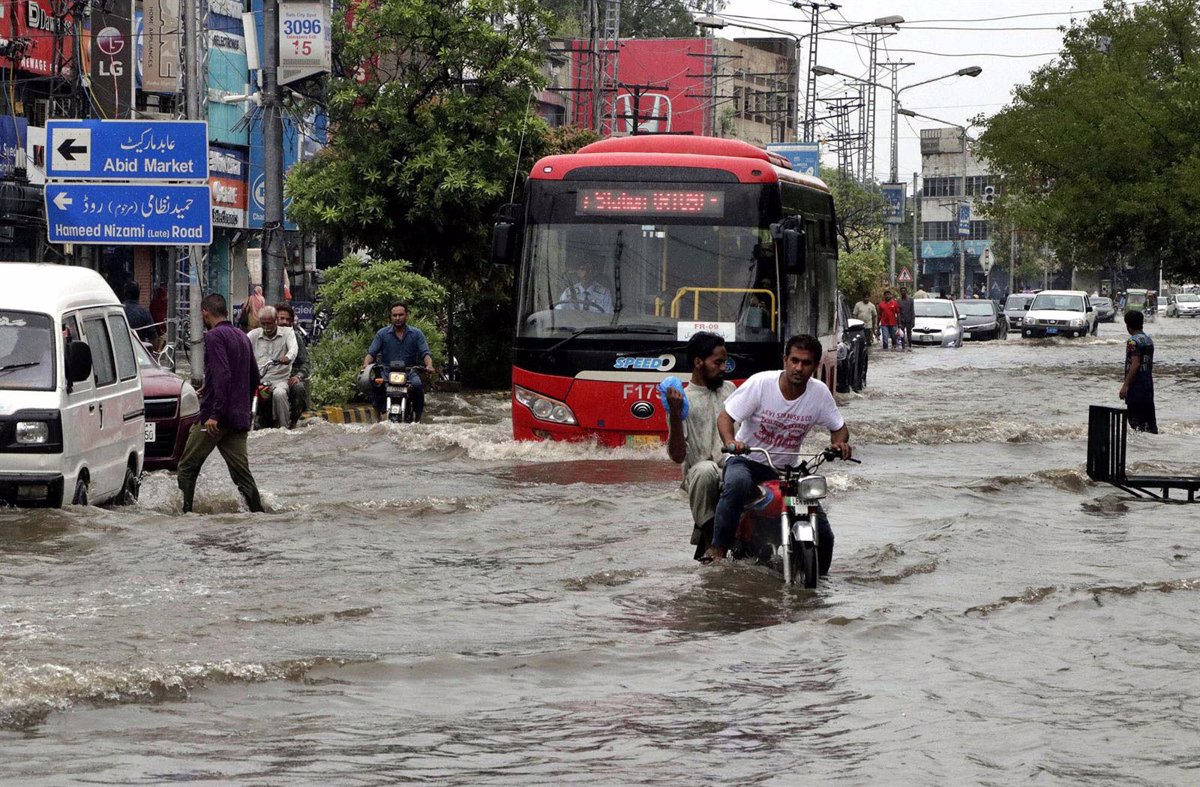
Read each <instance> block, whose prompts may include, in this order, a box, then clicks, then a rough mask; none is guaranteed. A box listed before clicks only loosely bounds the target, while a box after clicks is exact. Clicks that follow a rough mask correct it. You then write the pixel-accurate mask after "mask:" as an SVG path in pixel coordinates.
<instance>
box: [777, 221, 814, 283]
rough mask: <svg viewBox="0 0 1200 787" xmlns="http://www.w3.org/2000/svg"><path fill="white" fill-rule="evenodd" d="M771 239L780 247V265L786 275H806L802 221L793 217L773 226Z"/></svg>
mask: <svg viewBox="0 0 1200 787" xmlns="http://www.w3.org/2000/svg"><path fill="white" fill-rule="evenodd" d="M771 237H773V238H774V239H775V243H776V244H777V245H778V247H779V263H780V267H781V268H783V271H784V273H804V269H805V262H806V261H805V258H804V248H805V244H804V229H803V228H802V225H801V224H800V219H799V218H796V217H794V216H793V217H790V218H786V219H784V220H783V221H780V222H777V223H775V224H772V225H771Z"/></svg>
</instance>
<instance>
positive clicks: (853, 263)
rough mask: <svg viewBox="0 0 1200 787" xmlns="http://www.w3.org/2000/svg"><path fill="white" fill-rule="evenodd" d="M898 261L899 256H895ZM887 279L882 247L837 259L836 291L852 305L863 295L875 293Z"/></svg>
mask: <svg viewBox="0 0 1200 787" xmlns="http://www.w3.org/2000/svg"><path fill="white" fill-rule="evenodd" d="M896 258H897V261H899V258H900V255H899V254H897V255H896ZM886 277H887V261H886V260H885V259H884V253H883V247H882V246H876V247H874V248H862V249H858V250H856V251H852V252H849V253H847V254H843V255H841V256H840V257H838V289H840V290H841V291H842V292H843V293H844V294H845V295H846V299H847V301H849V302H850V303H853V302H855V301H857V300H858V299H859V298H861V297H862V296H863V293H875V292H876V291H877V290H879V288H880V286H881V285H882V284H883V281H884V279H885V278H886Z"/></svg>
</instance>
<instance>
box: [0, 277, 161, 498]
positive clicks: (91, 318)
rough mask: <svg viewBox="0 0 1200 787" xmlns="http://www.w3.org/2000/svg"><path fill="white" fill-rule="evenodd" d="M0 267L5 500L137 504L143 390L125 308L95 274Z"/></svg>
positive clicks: (0, 459)
mask: <svg viewBox="0 0 1200 787" xmlns="http://www.w3.org/2000/svg"><path fill="white" fill-rule="evenodd" d="M0 268H2V269H3V273H4V287H3V289H2V290H0V500H4V501H6V502H8V503H13V504H17V505H48V506H53V507H57V506H60V505H62V504H63V503H74V504H76V505H88V504H89V503H90V504H95V503H102V502H106V501H109V500H115V501H116V502H118V503H132V502H134V501H135V500H137V496H138V491H139V485H138V479H139V478H140V477H141V472H142V457H143V445H142V441H143V434H144V426H143V421H144V415H143V405H142V383H141V379H140V374H139V370H138V364H137V360H136V357H135V355H134V349H133V344H134V342H133V340H132V338H131V334H130V332H129V323H128V321H127V320H126V319H125V311H124V310H123V309H122V308H121V302H120V301H118V300H117V296H116V295H115V294H114V293H113V291H112V288H111V287H109V286H108V283H107V282H105V281H104V279H103V278H102V277H101V276H100V274H98V273H96V272H95V271H93V270H89V269H87V268H81V267H74V266H70V265H50V264H31V263H17V262H5V263H0Z"/></svg>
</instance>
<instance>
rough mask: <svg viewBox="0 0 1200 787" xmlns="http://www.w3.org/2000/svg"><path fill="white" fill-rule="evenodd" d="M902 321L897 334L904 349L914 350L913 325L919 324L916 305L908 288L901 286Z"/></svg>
mask: <svg viewBox="0 0 1200 787" xmlns="http://www.w3.org/2000/svg"><path fill="white" fill-rule="evenodd" d="M899 304H900V323H899V326H898V331H897V336H899V338H900V340H901V342H902V343H903V344H904V349H905V350H907V351H908V352H912V331H913V326H915V325H916V324H917V312H916V305H915V304H914V303H913V301H912V298H910V297H908V290H906V289H905V288H903V287H901V288H900V300H899Z"/></svg>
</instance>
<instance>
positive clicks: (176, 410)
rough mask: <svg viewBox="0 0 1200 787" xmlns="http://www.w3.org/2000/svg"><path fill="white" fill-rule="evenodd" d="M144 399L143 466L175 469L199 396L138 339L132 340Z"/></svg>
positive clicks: (194, 418)
mask: <svg viewBox="0 0 1200 787" xmlns="http://www.w3.org/2000/svg"><path fill="white" fill-rule="evenodd" d="M133 348H134V352H135V353H136V354H137V359H138V366H139V367H140V369H141V372H142V398H143V399H144V400H145V402H146V458H145V461H144V463H143V467H144V468H145V469H146V470H176V469H178V468H179V457H180V455H181V454H182V453H183V446H184V444H185V443H186V442H187V433H188V429H191V428H192V424H194V423H196V422H197V421H199V420H200V397H199V396H197V395H196V389H195V388H192V385H191V383H189V382H187V381H186V380H183V379H181V378H180V377H179V376H178V375H176V374H175V373H174V372H171V371H169V370H167V369H164V368H162V367H161V366H159V365H158V364H157V363H155V362H154V359H153V358H151V357H150V353H149V352H147V350H146V348H145V347H144V346H142V343H141V342H138V341H135V342H134V343H133Z"/></svg>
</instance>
